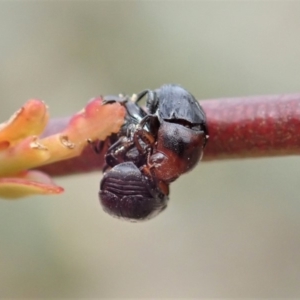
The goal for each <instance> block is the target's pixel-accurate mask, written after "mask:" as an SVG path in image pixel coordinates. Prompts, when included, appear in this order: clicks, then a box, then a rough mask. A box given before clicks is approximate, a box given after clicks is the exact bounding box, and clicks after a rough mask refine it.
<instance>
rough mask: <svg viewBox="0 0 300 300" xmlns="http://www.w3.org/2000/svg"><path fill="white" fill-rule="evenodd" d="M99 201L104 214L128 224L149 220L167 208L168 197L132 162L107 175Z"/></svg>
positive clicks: (101, 186)
mask: <svg viewBox="0 0 300 300" xmlns="http://www.w3.org/2000/svg"><path fill="white" fill-rule="evenodd" d="M99 198H100V201H101V204H102V207H103V209H104V211H106V212H107V213H109V214H110V215H112V216H114V217H118V218H121V219H126V220H130V221H139V220H148V219H151V218H153V217H155V216H156V215H157V214H159V213H160V212H161V211H163V210H164V209H165V208H166V207H167V202H168V200H169V198H168V195H166V194H164V193H162V192H161V191H160V189H159V188H158V187H157V185H156V183H155V182H154V181H153V180H152V178H151V177H149V176H145V175H144V174H143V173H142V172H141V170H140V169H139V168H138V167H137V166H136V165H135V164H134V163H133V162H130V161H129V162H123V163H120V164H118V165H116V166H115V167H113V168H112V169H111V170H110V171H109V172H106V173H105V174H104V176H103V179H102V181H101V184H100V192H99Z"/></svg>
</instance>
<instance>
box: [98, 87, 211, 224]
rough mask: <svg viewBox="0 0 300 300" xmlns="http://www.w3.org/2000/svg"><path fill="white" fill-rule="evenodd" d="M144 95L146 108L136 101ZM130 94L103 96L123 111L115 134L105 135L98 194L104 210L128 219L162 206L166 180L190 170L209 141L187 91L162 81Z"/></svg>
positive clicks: (148, 215)
mask: <svg viewBox="0 0 300 300" xmlns="http://www.w3.org/2000/svg"><path fill="white" fill-rule="evenodd" d="M145 96H147V97H146V108H145V109H143V108H142V107H140V106H139V105H138V103H139V101H140V100H141V99H143V98H144V97H145ZM132 100H133V98H129V97H124V96H121V97H117V96H107V97H104V103H105V104H106V105H109V104H110V103H115V102H118V103H120V104H122V105H123V106H124V107H125V108H126V111H127V115H126V117H125V122H124V125H123V126H122V128H121V130H120V131H119V133H118V134H113V135H111V136H110V137H109V143H110V147H109V148H108V150H107V153H106V155H105V161H106V166H105V167H104V168H105V170H108V171H107V172H105V174H104V177H103V179H102V181H101V183H100V192H99V198H100V201H101V204H102V206H103V208H104V210H105V211H106V212H108V213H109V214H111V215H113V216H115V217H118V218H122V219H127V220H131V221H138V220H147V219H150V218H152V217H154V216H156V215H157V214H158V213H160V212H161V211H163V210H164V209H165V208H166V206H167V203H168V199H169V198H168V196H169V185H170V183H171V182H173V181H174V180H176V179H177V178H178V177H179V176H180V175H181V174H184V173H186V172H188V171H190V170H192V169H193V168H194V167H195V166H196V164H197V163H198V161H199V160H200V159H201V157H202V154H203V150H204V148H205V145H206V143H207V140H208V137H209V135H208V128H207V124H206V116H205V113H204V111H203V109H202V107H201V106H200V105H199V103H198V102H197V100H196V99H195V98H194V96H193V95H191V94H190V93H189V92H188V91H186V90H185V89H183V88H182V87H180V86H178V85H174V84H166V85H163V86H162V87H160V88H159V89H156V90H154V91H151V90H145V91H142V92H141V93H139V94H137V95H135V96H134V101H132Z"/></svg>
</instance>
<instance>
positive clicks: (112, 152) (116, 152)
mask: <svg viewBox="0 0 300 300" xmlns="http://www.w3.org/2000/svg"><path fill="white" fill-rule="evenodd" d="M133 147H134V143H133V142H132V141H130V140H129V139H128V138H126V137H123V138H120V139H118V140H117V141H116V142H115V143H114V144H113V145H111V146H110V147H109V149H108V150H107V153H106V155H105V160H106V163H107V164H108V165H109V166H111V167H114V166H115V165H117V164H119V163H122V162H124V157H125V154H126V153H127V152H128V151H129V150H130V149H131V148H133Z"/></svg>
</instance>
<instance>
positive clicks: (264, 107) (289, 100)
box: [41, 94, 300, 175]
mask: <svg viewBox="0 0 300 300" xmlns="http://www.w3.org/2000/svg"><path fill="white" fill-rule="evenodd" d="M201 105H202V107H203V108H204V110H205V112H206V115H207V122H208V129H209V135H210V137H209V141H208V145H207V147H206V149H205V151H204V157H203V160H204V161H210V160H217V159H233V158H251V157H270V156H282V155H297V154H299V153H300V134H299V133H300V94H290V95H278V96H257V97H244V98H226V99H216V100H209V101H204V102H202V101H201ZM66 123H67V119H64V120H61V119H60V120H57V119H53V120H51V122H50V123H49V127H48V129H47V133H46V134H47V135H48V134H52V133H53V131H54V130H55V132H57V131H59V130H61V129H63V127H64V126H65V125H66ZM54 128H55V129H54ZM104 153H105V150H104V151H103V152H102V153H101V154H100V155H99V154H95V153H94V152H93V150H92V149H91V148H90V147H87V148H86V149H85V151H84V152H83V153H82V154H81V156H79V157H76V158H72V159H70V160H66V161H61V162H58V163H54V164H51V165H47V166H44V167H43V168H41V169H42V170H44V171H45V172H47V173H48V174H51V175H67V174H74V173H82V172H90V171H93V170H99V169H101V168H102V166H103V156H104Z"/></svg>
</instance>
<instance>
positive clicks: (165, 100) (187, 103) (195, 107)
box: [155, 84, 206, 125]
mask: <svg viewBox="0 0 300 300" xmlns="http://www.w3.org/2000/svg"><path fill="white" fill-rule="evenodd" d="M155 93H156V97H157V100H158V107H157V110H158V111H157V113H158V116H159V118H160V119H163V120H175V121H176V120H184V121H188V122H189V123H190V124H195V125H196V124H205V123H206V116H205V113H204V110H203V109H202V107H201V106H200V105H199V103H198V101H197V100H196V99H195V98H194V96H193V95H192V94H190V93H189V92H188V91H186V90H185V89H184V88H182V87H181V86H179V85H175V84H166V85H163V86H162V87H160V88H159V89H157V90H155Z"/></svg>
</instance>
